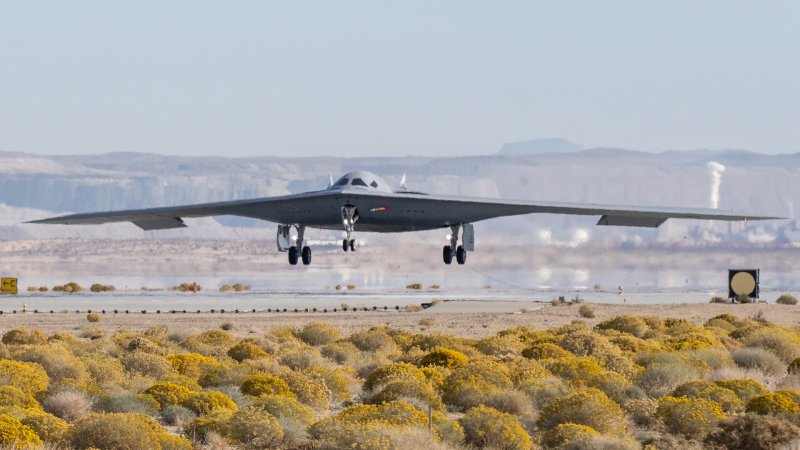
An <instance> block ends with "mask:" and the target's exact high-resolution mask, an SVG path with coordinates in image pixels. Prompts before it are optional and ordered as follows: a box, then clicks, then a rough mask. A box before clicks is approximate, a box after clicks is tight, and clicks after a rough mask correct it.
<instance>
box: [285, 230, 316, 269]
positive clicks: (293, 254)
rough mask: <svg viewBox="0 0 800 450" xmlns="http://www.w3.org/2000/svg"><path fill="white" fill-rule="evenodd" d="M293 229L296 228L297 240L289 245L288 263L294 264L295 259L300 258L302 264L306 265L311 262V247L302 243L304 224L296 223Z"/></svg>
mask: <svg viewBox="0 0 800 450" xmlns="http://www.w3.org/2000/svg"><path fill="white" fill-rule="evenodd" d="M295 229H297V241H295V243H294V245H293V246H291V247H289V264H291V265H293V266H296V265H297V261H298V260H302V261H303V265H304V266H307V265H309V264H311V247H309V246H307V245H306V246H304V245H303V235H304V234H305V232H306V227H305V226H304V225H296V226H295Z"/></svg>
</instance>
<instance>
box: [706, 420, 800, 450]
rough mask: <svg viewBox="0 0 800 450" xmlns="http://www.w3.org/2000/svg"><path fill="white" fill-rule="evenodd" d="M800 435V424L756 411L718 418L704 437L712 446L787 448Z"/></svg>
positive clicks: (759, 449) (764, 449) (762, 449)
mask: <svg viewBox="0 0 800 450" xmlns="http://www.w3.org/2000/svg"><path fill="white" fill-rule="evenodd" d="M798 436H800V428H798V427H796V426H795V425H793V424H792V423H791V422H788V421H786V420H784V419H780V418H778V417H772V416H765V415H760V414H744V415H738V416H733V417H731V418H729V419H726V420H723V421H721V422H720V423H719V424H718V425H717V429H716V430H714V431H712V432H711V433H710V434H709V435H708V436H706V438H705V441H704V442H705V444H706V445H707V446H709V447H712V448H725V449H728V448H729V449H748V450H771V449H778V448H786V449H788V448H790V447H789V445H790V444H791V443H792V442H794V441H796V439H797V437H798Z"/></svg>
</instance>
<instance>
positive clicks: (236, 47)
mask: <svg viewBox="0 0 800 450" xmlns="http://www.w3.org/2000/svg"><path fill="white" fill-rule="evenodd" d="M556 136H557V137H564V138H567V139H570V140H573V141H575V142H577V143H580V144H582V145H584V146H587V147H592V146H614V147H624V148H632V149H640V150H653V151H656V150H663V149H689V148H700V147H702V148H747V149H752V150H757V151H762V152H766V153H784V152H797V151H800V2H798V1H796V0H789V1H731V0H719V1H709V0H702V1H699V0H669V1H641V0H631V1H611V0H604V1H596V0H588V1H546V2H534V1H492V2H490V1H480V2H478V1H465V0H458V1H441V0H436V1H431V0H424V1H412V0H404V1H393V2H385V1H376V0H364V1H328V0H325V1H322V0H321V1H316V2H308V1H296V0H292V1H285V2H272V1H233V2H220V1H215V2H211V1H198V0H189V1H163V0H158V1H142V0H137V1H128V2H122V1H107V0H105V1H26V0H19V1H6V0H0V151H24V152H35V153H45V154H63V153H97V152H112V151H145V152H158V153H170V154H182V155H196V154H201V155H228V156H251V155H283V156H311V155H338V156H353V155H409V154H416V155H462V154H485V153H490V152H494V151H496V150H497V149H499V147H500V145H501V144H502V143H504V142H510V141H516V140H526V139H531V138H544V137H556Z"/></svg>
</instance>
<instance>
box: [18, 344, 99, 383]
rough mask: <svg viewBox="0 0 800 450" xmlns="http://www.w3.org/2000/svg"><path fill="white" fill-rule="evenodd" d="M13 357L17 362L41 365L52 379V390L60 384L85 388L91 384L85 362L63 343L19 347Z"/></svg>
mask: <svg viewBox="0 0 800 450" xmlns="http://www.w3.org/2000/svg"><path fill="white" fill-rule="evenodd" d="M12 357H13V358H14V359H15V360H17V361H25V362H34V363H39V364H41V365H42V367H44V370H45V371H46V372H47V376H48V377H49V378H50V385H51V386H50V387H51V388H52V387H53V386H52V385H54V384H58V383H62V384H65V385H69V386H76V387H85V386H86V385H88V384H89V383H90V382H91V377H90V376H89V372H88V371H87V370H86V366H84V365H83V362H82V361H81V360H79V359H78V358H76V357H75V355H74V354H73V353H72V351H71V350H70V349H69V348H67V347H65V346H64V345H63V344H61V343H51V344H45V345H19V346H16V347H15V348H14V349H13V350H12Z"/></svg>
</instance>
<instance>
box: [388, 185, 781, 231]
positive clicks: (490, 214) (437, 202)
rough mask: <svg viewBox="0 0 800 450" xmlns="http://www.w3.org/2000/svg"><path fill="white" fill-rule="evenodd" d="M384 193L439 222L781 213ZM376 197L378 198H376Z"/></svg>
mask: <svg viewBox="0 0 800 450" xmlns="http://www.w3.org/2000/svg"><path fill="white" fill-rule="evenodd" d="M375 197H384V199H385V202H386V204H393V203H395V204H397V203H398V202H399V204H398V206H399V207H400V208H403V209H406V210H408V209H411V210H424V211H425V215H426V216H427V215H428V212H429V211H430V214H431V215H432V216H435V217H437V219H439V220H440V221H441V222H442V223H441V226H446V225H449V224H456V223H473V222H477V221H480V220H486V219H491V218H495V217H503V216H514V215H521V214H535V213H539V214H570V215H583V216H598V217H599V220H598V222H597V224H598V225H617V226H630V227H651V228H656V227H658V226H659V225H661V224H663V223H664V222H665V221H666V220H667V219H700V220H722V221H744V220H770V219H780V217H772V216H758V215H753V214H747V213H743V212H735V211H724V210H719V209H707V208H677V207H649V206H619V205H602V204H577V203H558V202H537V201H523V200H502V199H497V200H494V199H485V198H469V197H455V196H440V195H427V194H421V193H408V194H403V193H397V194H389V195H375ZM375 200H377V199H375Z"/></svg>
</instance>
